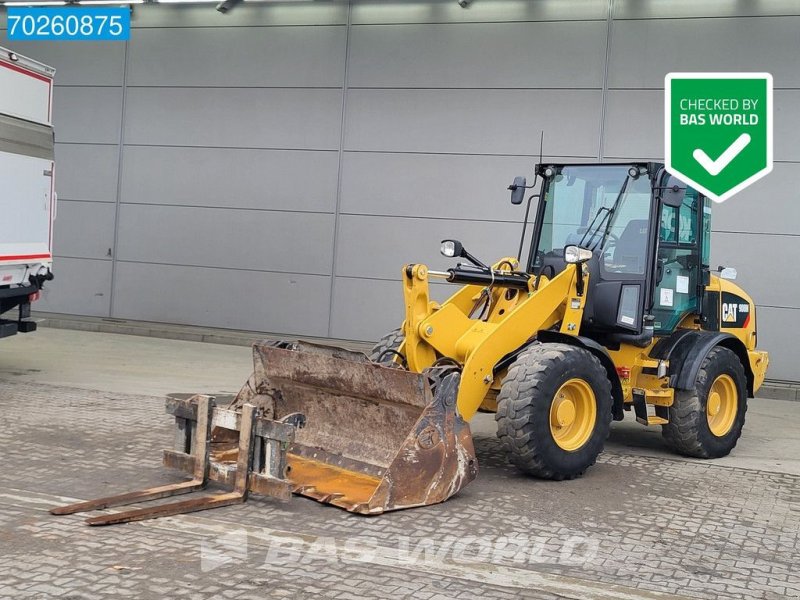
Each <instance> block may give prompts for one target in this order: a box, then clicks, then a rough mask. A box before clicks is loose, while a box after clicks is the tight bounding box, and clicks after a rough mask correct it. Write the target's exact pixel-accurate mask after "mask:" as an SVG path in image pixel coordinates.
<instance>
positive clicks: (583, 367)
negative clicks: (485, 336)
mask: <svg viewBox="0 0 800 600" xmlns="http://www.w3.org/2000/svg"><path fill="white" fill-rule="evenodd" d="M611 405H612V398H611V382H610V381H609V380H608V375H607V374H606V370H605V368H603V365H602V364H600V361H599V360H598V359H597V357H595V356H594V355H593V354H592V353H591V352H589V351H588V350H585V349H583V348H577V347H575V346H569V345H567V344H536V345H534V346H532V347H531V348H529V349H528V350H526V351H525V352H523V353H522V354H520V355H519V356H518V357H517V359H516V361H515V362H514V364H513V365H512V366H511V368H510V369H509V371H508V375H507V376H506V378H505V379H504V380H503V385H502V387H501V390H500V394H499V395H498V397H497V414H496V415H495V420H496V421H497V436H498V438H500V441H501V442H502V444H503V447H504V448H505V450H506V453H507V455H508V458H509V460H510V461H511V463H513V464H514V465H516V466H517V467H518V468H519V469H520V470H522V471H524V472H525V473H528V474H530V475H534V476H536V477H540V478H542V479H555V480H562V479H574V478H576V477H579V476H580V475H582V474H583V473H584V471H586V469H588V468H589V467H590V466H592V465H593V464H594V463H595V461H596V460H597V457H598V455H599V454H600V453H601V452H602V451H603V446H604V444H605V441H606V438H608V432H609V430H610V428H611V417H612V412H611Z"/></svg>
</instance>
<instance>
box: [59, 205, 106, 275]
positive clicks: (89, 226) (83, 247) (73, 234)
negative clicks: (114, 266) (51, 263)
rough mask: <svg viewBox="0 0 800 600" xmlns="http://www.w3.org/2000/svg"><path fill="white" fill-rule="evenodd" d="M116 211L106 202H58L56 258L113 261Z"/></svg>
mask: <svg viewBox="0 0 800 600" xmlns="http://www.w3.org/2000/svg"><path fill="white" fill-rule="evenodd" d="M115 210H116V206H115V205H114V204H110V203H105V202H103V203H99V202H76V201H72V200H62V201H59V203H58V217H57V219H56V227H55V230H54V232H53V237H54V239H53V248H54V250H55V253H56V256H69V257H72V258H99V259H106V258H107V259H109V260H110V259H111V256H110V254H109V252H110V251H111V248H112V247H113V246H114V212H115Z"/></svg>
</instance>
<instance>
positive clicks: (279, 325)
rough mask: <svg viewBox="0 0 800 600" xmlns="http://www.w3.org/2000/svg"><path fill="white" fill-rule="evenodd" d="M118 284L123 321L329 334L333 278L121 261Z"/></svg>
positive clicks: (117, 303)
mask: <svg viewBox="0 0 800 600" xmlns="http://www.w3.org/2000/svg"><path fill="white" fill-rule="evenodd" d="M114 286H115V288H114V298H115V306H114V309H115V310H114V314H115V315H116V316H117V317H119V318H123V319H138V320H143V321H156V322H161V323H179V324H189V325H196V324H202V325H206V326H209V327H225V328H230V329H246V330H253V331H265V332H272V333H286V334H294V335H310V336H324V335H327V333H328V305H329V287H330V278H329V277H327V276H319V275H292V274H284V273H256V272H242V271H230V270H226V269H209V268H199V267H175V266H169V265H148V264H139V263H126V262H120V263H119V264H118V265H117V278H116V280H115V282H114Z"/></svg>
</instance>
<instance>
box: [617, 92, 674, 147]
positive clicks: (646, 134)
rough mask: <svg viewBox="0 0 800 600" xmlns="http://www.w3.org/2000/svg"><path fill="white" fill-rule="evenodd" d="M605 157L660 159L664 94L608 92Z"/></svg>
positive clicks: (662, 142) (662, 145)
mask: <svg viewBox="0 0 800 600" xmlns="http://www.w3.org/2000/svg"><path fill="white" fill-rule="evenodd" d="M604 133H605V139H604V143H603V156H604V157H605V158H622V157H637V158H659V160H660V159H661V158H662V157H663V156H664V92H662V91H660V90H659V91H650V90H609V91H608V96H607V104H606V127H605V132H604Z"/></svg>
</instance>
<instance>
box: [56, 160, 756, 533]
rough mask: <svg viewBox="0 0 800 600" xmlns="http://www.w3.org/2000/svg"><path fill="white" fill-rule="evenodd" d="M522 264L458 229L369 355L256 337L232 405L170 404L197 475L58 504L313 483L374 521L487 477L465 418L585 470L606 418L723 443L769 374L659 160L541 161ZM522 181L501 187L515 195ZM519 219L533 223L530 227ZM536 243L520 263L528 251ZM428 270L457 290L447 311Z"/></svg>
mask: <svg viewBox="0 0 800 600" xmlns="http://www.w3.org/2000/svg"><path fill="white" fill-rule="evenodd" d="M536 176H537V177H536V180H537V181H539V180H540V181H541V186H540V189H539V191H538V193H537V194H534V195H533V196H531V197H530V198H529V199H528V209H530V206H531V200H532V199H533V198H534V197H538V198H539V202H538V207H537V214H536V219H535V226H534V228H533V231H532V234H531V235H528V236H526V234H525V231H526V228H525V226H523V234H522V244H521V245H520V252H519V255H518V256H516V257H515V256H509V257H505V258H501V259H500V260H498V261H496V262H495V263H494V264H492V265H489V264H486V263H484V262H482V261H481V260H480V259H478V258H477V257H475V256H473V255H472V254H470V253H469V251H468V250H467V249H466V248H465V247H464V246H463V245H462V244H461V243H460V242H459V241H457V240H444V241H443V242H442V246H441V252H442V254H443V255H444V256H445V257H448V258H451V259H456V260H457V261H458V262H457V263H456V264H455V265H453V266H450V267H449V268H447V269H444V270H431V269H429V268H428V267H427V266H426V265H422V264H409V265H406V266H404V267H403V268H402V271H401V279H402V291H403V295H404V303H405V318H404V320H403V321H402V325H401V326H400V327H399V328H398V329H396V330H394V331H392V332H390V333H388V334H387V335H386V336H384V337H383V338H382V339H381V340H380V342H379V343H378V344H377V345H376V346H375V348H374V349H373V351H372V353H371V356H370V357H366V356H364V355H363V354H360V353H354V352H350V351H346V350H343V349H339V348H332V347H326V346H318V345H313V344H308V343H303V342H262V343H259V344H256V345H255V346H254V358H255V361H254V365H255V369H254V373H253V375H252V377H251V378H250V379H249V380H248V382H247V383H246V384H245V386H244V387H243V388H242V390H241V391H240V392H239V394H238V395H237V396H236V397H235V398H233V399H232V400H230V401H228V402H227V405H226V406H225V407H224V408H223V407H222V406H219V407H218V406H217V405H216V403H215V400H214V399H213V398H209V397H207V396H194V397H191V398H171V399H169V400H168V403H167V408H168V412H170V413H171V414H173V415H174V416H175V419H176V426H177V435H176V447H175V449H174V450H165V452H164V463H165V464H166V465H168V466H171V467H176V468H179V469H182V470H184V471H186V472H188V473H190V474H192V475H193V479H192V480H191V481H188V482H183V483H179V484H175V485H172V486H162V487H160V488H153V489H150V490H142V491H140V492H134V493H130V494H123V495H120V496H112V497H110V498H101V499H97V500H94V501H89V502H85V503H80V504H77V505H72V506H68V507H61V508H59V509H54V512H55V513H56V514H65V513H71V512H78V511H83V510H91V509H96V508H104V507H108V506H117V505H123V504H129V503H131V502H139V501H142V500H149V499H153V498H163V497H166V496H171V495H175V494H182V493H186V492H190V491H194V490H197V489H201V488H203V487H205V486H206V484H207V482H208V481H217V482H221V483H227V484H229V485H232V486H233V488H234V491H233V492H231V493H228V494H221V495H217V496H206V497H202V498H199V499H192V500H187V501H184V502H175V503H170V504H166V505H161V506H156V507H154V508H149V509H141V510H129V511H126V512H123V513H118V514H116V515H104V516H100V517H94V518H93V519H89V523H90V524H93V525H99V524H108V523H117V522H124V521H129V520H136V519H143V518H152V517H154V516H161V515H164V514H177V513H181V512H189V511H194V510H203V509H205V508H211V507H213V506H220V505H224V504H231V503H234V502H241V501H243V500H244V499H245V498H246V497H247V494H248V493H250V492H254V493H259V494H265V495H271V496H275V497H279V498H287V497H288V496H289V495H290V494H291V493H293V492H294V493H297V494H302V495H305V496H308V497H310V498H314V499H316V500H318V501H321V502H326V503H330V504H333V505H335V506H339V507H341V508H344V509H346V510H348V511H351V512H356V513H361V514H377V513H381V512H383V511H387V510H395V509H399V508H408V507H414V506H423V505H427V504H433V503H436V502H441V501H443V500H446V499H447V498H449V497H451V496H452V495H453V494H455V493H456V492H458V491H459V489H461V488H462V487H463V486H464V485H466V484H467V483H469V482H470V481H471V480H472V479H473V478H474V477H475V476H476V474H477V460H476V458H475V453H474V448H473V444H472V438H471V434H470V429H469V424H468V422H469V420H470V419H471V418H472V417H473V416H474V415H475V414H476V412H477V411H478V410H479V409H482V410H489V411H495V413H496V415H495V418H496V421H497V434H498V437H499V438H500V440H501V441H502V444H503V447H504V448H505V450H506V452H507V454H508V457H509V460H510V461H511V462H512V463H514V464H515V465H517V466H518V467H519V468H520V469H522V470H523V471H525V472H527V473H530V474H532V475H535V476H538V477H542V478H547V479H570V478H574V477H577V476H579V475H581V474H582V473H583V472H584V471H585V470H586V469H587V468H588V467H590V466H591V465H592V464H594V462H595V460H596V458H597V456H598V455H599V454H600V452H602V450H603V445H604V443H605V440H606V438H607V436H608V432H609V428H610V424H611V421H612V420H620V419H622V418H623V417H624V414H625V412H626V411H631V412H632V413H633V414H634V415H635V418H636V420H637V421H638V422H640V423H642V424H643V425H645V426H653V425H660V426H661V427H662V431H663V434H664V437H665V439H666V440H667V442H668V443H669V444H670V445H671V446H672V447H673V448H674V449H675V450H676V451H678V452H680V453H682V454H686V455H689V456H694V457H700V458H714V457H719V456H724V455H726V454H728V453H729V452H730V451H731V450H732V449H733V447H734V446H735V445H736V442H737V440H738V439H739V436H740V434H741V431H742V426H743V425H744V418H745V412H746V409H747V398H748V397H752V396H753V394H754V393H755V392H756V390H757V389H758V388H759V386H760V385H761V383H762V382H763V380H764V375H765V372H766V369H767V364H768V355H767V353H766V352H763V351H760V350H758V349H757V348H756V343H757V336H756V313H755V305H754V303H753V301H752V299H751V298H750V297H749V296H748V295H747V294H746V293H745V292H744V291H743V290H742V289H741V288H739V287H738V286H736V285H735V284H734V283H733V282H732V281H731V280H730V275H731V272H732V269H722V268H720V270H718V271H712V270H711V268H710V266H709V259H708V257H709V247H710V232H711V223H710V218H711V211H710V203H709V201H708V200H707V199H706V198H705V197H704V196H703V195H702V194H700V193H698V192H697V191H696V190H693V189H691V188H690V187H688V186H686V185H684V184H683V183H682V182H680V181H678V180H676V179H675V178H673V177H672V176H670V175H669V174H668V173H667V172H666V171H665V169H664V167H663V165H661V164H659V163H653V162H635V163H626V164H598V165H591V164H574V165H573V164H544V165H538V166H537V173H536ZM534 186H535V184H534V185H532V186H528V185H527V183H526V180H525V178H523V177H517V178H516V179H515V180H514V184H513V185H512V186H510V188H509V189H511V190H512V202H513V203H514V204H521V203H523V201H524V195H525V191H526V190H527V189H530V188H533V187H534ZM527 221H528V219H527V213H526V217H525V219H524V222H525V224H527ZM524 244H527V245H528V246H529V247H530V252H529V255H528V257H527V258H526V260H524V261H522V260H521V259H520V257H521V255H522V246H523V245H524ZM432 279H436V280H440V281H446V282H449V283H452V284H456V285H457V286H458V287H456V288H455V290H454V293H453V294H452V295H451V296H450V297H449V298H448V299H447V300H446V301H445V302H442V303H437V302H434V301H433V300H431V298H430V290H429V283H430V281H431V280H432Z"/></svg>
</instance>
